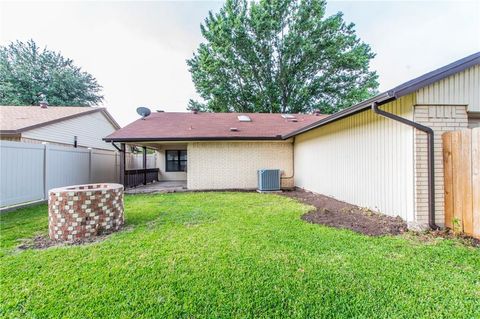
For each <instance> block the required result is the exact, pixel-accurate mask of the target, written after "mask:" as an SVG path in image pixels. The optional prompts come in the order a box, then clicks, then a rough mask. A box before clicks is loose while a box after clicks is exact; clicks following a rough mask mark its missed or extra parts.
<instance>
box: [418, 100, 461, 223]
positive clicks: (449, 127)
mask: <svg viewBox="0 0 480 319" xmlns="http://www.w3.org/2000/svg"><path fill="white" fill-rule="evenodd" d="M414 121H415V122H418V123H420V124H422V125H425V126H429V127H431V128H432V129H433V131H434V133H435V154H434V159H435V221H436V223H437V225H439V226H443V225H444V187H443V146H442V134H443V133H444V132H447V131H454V130H461V129H464V128H467V127H468V117H467V107H466V106H463V105H416V106H415V107H414ZM414 154H415V155H414V156H415V164H414V170H415V173H414V177H415V220H416V223H417V224H418V226H421V227H423V226H426V225H427V224H428V171H427V168H428V164H427V135H426V134H425V133H423V132H421V131H419V130H415V148H414Z"/></svg>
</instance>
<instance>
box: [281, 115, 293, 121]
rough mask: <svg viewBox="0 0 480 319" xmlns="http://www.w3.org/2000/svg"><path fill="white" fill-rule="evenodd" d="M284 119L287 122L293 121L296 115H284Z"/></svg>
mask: <svg viewBox="0 0 480 319" xmlns="http://www.w3.org/2000/svg"><path fill="white" fill-rule="evenodd" d="M282 117H283V118H284V119H287V120H291V119H294V118H295V115H293V114H282Z"/></svg>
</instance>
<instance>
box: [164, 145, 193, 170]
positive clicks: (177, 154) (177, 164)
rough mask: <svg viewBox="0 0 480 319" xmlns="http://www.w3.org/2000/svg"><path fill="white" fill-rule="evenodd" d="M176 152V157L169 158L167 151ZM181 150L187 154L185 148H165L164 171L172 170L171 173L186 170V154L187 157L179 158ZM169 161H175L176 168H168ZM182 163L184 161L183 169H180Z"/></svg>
mask: <svg viewBox="0 0 480 319" xmlns="http://www.w3.org/2000/svg"><path fill="white" fill-rule="evenodd" d="M175 152H176V157H177V159H175V160H169V159H168V155H169V153H175ZM182 152H185V155H187V150H165V172H172V173H178V172H186V171H187V162H188V156H187V159H184V160H182V159H181V154H182ZM169 163H176V164H175V167H176V169H173V170H172V169H169V165H168V164H169ZM182 163H185V166H184V167H185V169H184V170H182V169H181V167H182V165H181V164H182Z"/></svg>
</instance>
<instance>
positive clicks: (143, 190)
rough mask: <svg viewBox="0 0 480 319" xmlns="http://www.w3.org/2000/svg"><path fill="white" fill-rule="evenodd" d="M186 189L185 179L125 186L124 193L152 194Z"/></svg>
mask: <svg viewBox="0 0 480 319" xmlns="http://www.w3.org/2000/svg"><path fill="white" fill-rule="evenodd" d="M185 191H187V181H160V182H156V183H151V184H147V185H140V186H137V187H133V188H127V189H126V190H125V194H154V193H173V192H185Z"/></svg>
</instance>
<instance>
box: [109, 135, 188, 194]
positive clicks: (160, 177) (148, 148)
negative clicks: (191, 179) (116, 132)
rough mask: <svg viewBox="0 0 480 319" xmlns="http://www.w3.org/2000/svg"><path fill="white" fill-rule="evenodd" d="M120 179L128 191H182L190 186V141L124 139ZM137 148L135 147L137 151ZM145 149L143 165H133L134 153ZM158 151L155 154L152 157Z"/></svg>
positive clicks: (120, 148) (121, 152) (121, 146)
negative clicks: (125, 140)
mask: <svg viewBox="0 0 480 319" xmlns="http://www.w3.org/2000/svg"><path fill="white" fill-rule="evenodd" d="M114 146H115V147H116V148H117V149H118V150H119V152H120V154H121V156H120V167H119V170H120V181H121V182H122V183H123V185H124V187H125V189H126V190H127V191H126V193H130V194H137V193H155V192H171V191H180V190H185V189H186V188H187V144H178V143H169V142H165V143H154V142H137V143H135V144H126V143H120V147H118V145H116V144H114ZM134 150H135V151H134ZM138 152H140V153H141V156H142V161H141V165H140V168H139V167H138V157H137V161H136V162H137V166H136V167H132V158H127V157H132V156H136V155H137V154H138ZM152 154H155V156H154V157H153V158H148V160H147V156H150V155H152Z"/></svg>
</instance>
